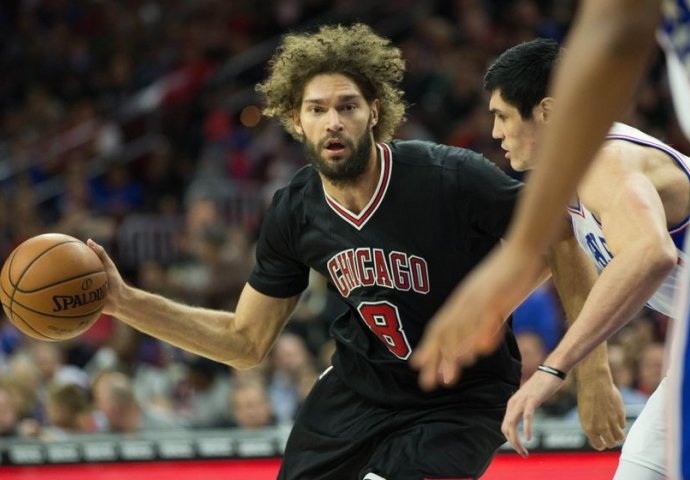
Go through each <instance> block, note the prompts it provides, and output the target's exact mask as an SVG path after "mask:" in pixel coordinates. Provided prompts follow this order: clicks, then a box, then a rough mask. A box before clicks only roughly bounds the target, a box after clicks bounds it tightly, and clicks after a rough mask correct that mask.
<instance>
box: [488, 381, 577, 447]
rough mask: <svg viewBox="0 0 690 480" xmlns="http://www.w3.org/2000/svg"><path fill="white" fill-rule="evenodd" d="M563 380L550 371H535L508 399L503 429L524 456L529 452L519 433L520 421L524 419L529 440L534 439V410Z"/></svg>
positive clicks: (524, 426) (524, 427) (507, 437)
mask: <svg viewBox="0 0 690 480" xmlns="http://www.w3.org/2000/svg"><path fill="white" fill-rule="evenodd" d="M563 383H564V382H563V380H561V379H560V378H558V377H556V376H554V375H551V374H550V373H544V372H539V371H538V372H535V373H534V375H532V376H531V377H530V379H529V380H527V381H526V382H525V383H524V385H522V387H520V389H519V390H518V391H517V392H516V393H515V395H513V396H512V397H511V398H510V400H509V401H508V408H507V410H506V414H505V417H503V424H502V425H501V431H502V432H503V435H505V437H506V439H507V440H508V442H509V443H510V446H511V447H513V449H514V450H515V451H516V452H517V453H519V454H520V455H521V456H523V457H527V455H528V452H527V449H526V448H525V446H524V445H523V444H522V442H521V441H520V436H519V435H518V423H520V420H522V421H523V430H524V432H525V438H526V439H527V440H531V439H532V419H533V418H534V411H535V410H536V409H537V408H538V407H539V406H540V405H541V404H542V403H544V402H545V401H546V400H548V399H549V398H551V397H552V396H553V394H554V393H556V392H557V391H558V389H559V388H561V386H562V385H563Z"/></svg>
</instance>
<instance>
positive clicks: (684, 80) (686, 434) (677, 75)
mask: <svg viewBox="0 0 690 480" xmlns="http://www.w3.org/2000/svg"><path fill="white" fill-rule="evenodd" d="M661 4H662V19H663V20H662V24H661V26H660V28H659V30H658V32H657V38H658V39H659V43H660V44H661V46H662V48H663V49H664V51H665V52H666V66H667V69H668V79H669V85H670V87H671V91H672V93H673V103H674V106H675V110H676V116H677V117H678V121H679V123H680V125H681V127H682V128H683V131H684V132H685V135H686V137H687V138H688V139H690V1H689V0H663V1H662V2H661ZM684 251H685V252H687V253H689V254H690V239H688V240H687V241H686V244H685V248H684ZM678 291H679V294H678V296H677V299H676V302H677V303H676V305H675V307H676V308H675V310H674V312H673V313H674V315H673V317H674V318H676V319H677V321H676V322H675V323H674V325H673V330H672V334H671V355H670V367H669V374H668V379H669V382H668V384H669V385H668V409H669V415H668V417H667V418H668V422H667V425H668V430H669V434H668V435H667V442H666V445H667V451H668V465H669V477H670V478H673V479H680V480H683V479H684V480H689V479H690V326H689V325H688V324H689V323H690V298H689V297H690V273H689V272H686V275H683V277H682V278H681V280H680V285H679V286H678Z"/></svg>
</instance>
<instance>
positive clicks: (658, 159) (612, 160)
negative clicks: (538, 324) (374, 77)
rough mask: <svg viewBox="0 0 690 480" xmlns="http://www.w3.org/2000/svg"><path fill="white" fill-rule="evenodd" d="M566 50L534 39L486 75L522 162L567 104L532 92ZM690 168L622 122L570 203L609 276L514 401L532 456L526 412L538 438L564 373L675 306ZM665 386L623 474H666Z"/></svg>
mask: <svg viewBox="0 0 690 480" xmlns="http://www.w3.org/2000/svg"><path fill="white" fill-rule="evenodd" d="M559 51H560V47H559V46H558V44H557V43H556V42H553V41H548V40H535V41H532V42H527V43H524V44H521V45H518V46H517V47H513V48H512V49H510V50H508V51H507V52H505V53H504V54H503V55H501V56H500V57H499V59H498V60H496V62H495V63H494V64H493V65H492V66H491V67H490V68H489V70H488V72H487V74H486V77H485V87H486V89H487V90H488V91H489V92H490V93H491V100H490V109H491V112H492V113H493V114H494V129H493V136H494V137H495V138H497V139H499V140H501V145H502V147H503V148H504V149H505V150H506V152H507V153H506V156H507V157H508V158H510V161H511V165H512V166H513V167H514V168H517V169H519V170H525V169H530V168H532V167H534V166H535V165H534V163H533V162H534V158H535V151H536V145H537V144H538V143H539V141H540V134H541V131H542V128H543V126H544V125H545V124H546V123H548V121H549V120H550V116H551V114H552V112H553V111H554V110H556V109H558V108H559V105H558V99H554V98H551V97H548V96H547V97H542V98H539V96H534V95H533V91H534V90H536V91H539V89H540V88H543V89H544V90H545V89H546V83H545V82H546V81H547V79H548V77H549V76H548V75H545V76H544V75H537V74H535V72H539V73H542V72H540V70H542V69H548V70H550V69H551V66H552V65H554V64H555V61H554V60H555V58H557V57H558V55H559ZM518 77H519V79H520V81H516V80H515V79H516V78H518ZM539 79H541V80H542V82H543V84H542V85H539V83H540V82H539ZM537 168H538V166H537ZM689 176H690V159H689V158H688V157H686V156H684V155H683V154H681V153H680V152H678V151H676V150H674V149H673V148H671V147H669V146H667V145H665V144H664V143H662V142H661V141H659V140H657V139H655V138H652V137H650V136H648V135H645V134H644V133H642V132H640V131H639V130H636V129H634V128H632V127H629V126H626V125H623V124H615V125H614V126H613V128H612V129H611V130H610V131H609V133H608V135H607V142H606V144H605V145H604V147H603V148H602V149H601V150H600V151H599V152H598V153H597V155H596V159H595V160H594V163H593V166H592V170H591V171H590V173H589V174H588V175H587V177H585V179H584V181H583V182H582V183H581V184H580V186H579V187H578V192H577V198H576V199H575V200H574V201H573V203H572V205H571V206H570V207H569V208H568V210H569V213H570V217H571V220H572V223H573V228H574V231H575V235H576V237H577V239H578V241H579V243H580V245H581V246H582V248H583V249H584V250H585V251H586V252H587V253H588V254H589V256H590V257H591V260H592V262H593V263H594V264H595V265H596V266H597V268H598V269H599V270H600V272H601V274H600V276H599V278H598V280H597V282H596V283H595V285H594V287H593V288H592V291H591V293H590V295H589V296H588V298H587V301H586V302H585V305H584V307H583V309H582V312H581V313H580V315H579V317H578V318H577V320H576V321H575V322H574V324H573V325H572V326H571V328H570V329H569V330H568V332H567V333H566V335H565V337H564V338H563V340H562V341H561V343H560V344H559V345H558V346H557V347H556V349H555V350H554V351H553V352H552V353H551V354H550V355H549V356H548V357H547V359H546V360H545V362H544V363H545V365H547V366H549V367H553V369H555V370H554V371H552V372H549V371H548V370H546V369H545V370H544V371H542V372H537V373H536V374H535V375H533V377H532V378H531V379H530V380H529V381H527V382H526V383H525V384H524V385H523V386H522V387H521V389H520V391H519V392H518V393H517V394H516V395H515V396H514V397H513V398H512V399H511V400H510V403H509V407H508V412H507V413H506V418H505V421H504V426H503V428H504V433H505V434H506V436H507V438H508V440H509V441H510V442H511V444H513V446H514V447H515V448H516V450H517V451H518V452H519V453H521V454H523V455H526V454H527V451H526V449H525V448H524V447H523V446H522V443H521V441H520V439H519V437H518V436H517V423H518V421H519V420H520V419H521V418H522V416H523V414H524V416H525V431H526V433H527V434H528V436H529V432H530V428H531V414H532V412H533V410H534V408H536V407H538V406H539V405H540V404H541V403H542V402H543V401H544V400H545V399H547V398H548V397H549V396H550V395H551V394H553V393H554V392H555V391H556V390H557V389H558V388H559V387H560V386H561V384H562V379H561V378H559V377H558V375H560V372H567V371H569V370H570V369H571V368H572V367H573V366H574V365H575V364H576V363H577V362H579V361H580V360H581V359H582V358H584V356H585V355H587V354H588V353H589V352H590V351H591V350H592V349H593V348H595V347H596V346H597V345H599V344H600V343H601V342H602V341H604V340H605V339H606V338H608V337H609V336H610V335H612V334H613V333H614V332H615V331H617V330H618V329H619V328H620V327H621V326H623V325H624V324H625V323H627V322H628V321H629V320H630V319H631V318H632V317H633V316H634V314H635V313H637V312H638V311H639V310H640V308H642V306H643V305H645V303H646V304H647V305H648V306H649V307H650V308H653V309H655V310H657V311H659V312H661V313H664V314H666V315H670V314H671V313H672V305H673V296H674V293H675V289H676V287H677V283H678V277H679V275H680V273H681V266H680V265H681V263H682V262H683V261H684V259H685V257H684V255H683V253H682V251H681V250H680V248H681V247H682V242H683V238H684V235H685V231H686V227H687V224H688V222H689V217H690V182H689V181H688V177H689ZM679 259H680V260H679ZM583 388H590V386H589V385H583ZM665 389H666V382H665V381H662V383H661V385H660V386H659V388H658V389H657V391H656V392H655V393H654V394H653V395H652V396H651V397H650V399H649V401H648V402H647V405H646V407H645V409H644V410H643V412H642V414H641V415H640V416H639V417H638V419H637V421H636V422H635V424H634V426H633V428H632V430H631V432H630V434H629V436H628V439H627V441H626V443H625V445H624V447H623V452H622V455H621V463H620V466H619V470H618V472H617V477H616V478H620V479H623V478H625V479H627V478H630V479H636V480H642V479H661V478H664V475H665V473H666V471H665V467H664V455H663V444H664V432H663V428H662V426H663V423H664V418H663V402H664V399H665Z"/></svg>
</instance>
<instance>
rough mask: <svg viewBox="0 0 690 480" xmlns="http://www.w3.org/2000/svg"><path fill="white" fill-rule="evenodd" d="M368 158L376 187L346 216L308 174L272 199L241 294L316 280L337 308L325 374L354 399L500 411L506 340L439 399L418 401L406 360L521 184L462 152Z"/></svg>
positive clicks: (412, 150) (496, 231) (292, 291)
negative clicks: (376, 167)
mask: <svg viewBox="0 0 690 480" xmlns="http://www.w3.org/2000/svg"><path fill="white" fill-rule="evenodd" d="M377 148H378V154H379V158H380V160H381V172H380V178H379V182H378V185H377V187H376V190H375V192H374V195H373V196H372V199H371V201H370V202H369V204H368V205H367V206H366V207H365V208H364V209H363V210H362V211H361V212H360V213H358V214H354V213H352V212H350V211H348V210H347V209H346V208H345V207H343V206H341V205H340V204H338V202H336V201H335V200H334V199H333V198H331V197H329V196H328V195H327V194H326V193H325V191H324V189H323V186H322V183H321V179H320V177H319V175H318V172H317V171H316V170H315V169H314V168H312V167H311V166H307V167H304V168H303V169H301V170H300V171H299V172H297V174H295V176H294V178H293V179H292V181H291V182H290V184H289V185H287V186H286V187H284V188H282V189H280V190H279V191H278V192H277V193H276V194H275V196H274V198H273V202H272V204H271V206H270V208H269V210H268V212H267V214H266V218H265V220H264V224H263V227H262V231H261V234H260V236H259V241H258V244H257V263H256V266H255V268H254V271H253V273H252V275H251V277H250V279H249V283H250V285H251V286H252V287H253V288H255V289H256V290H257V291H259V292H261V293H263V294H265V295H269V296H274V297H289V296H293V295H296V294H299V293H300V292H302V291H303V290H304V289H305V288H306V286H307V280H308V274H309V268H313V269H315V270H316V271H318V272H320V273H321V274H323V275H325V276H326V277H327V278H328V280H329V286H330V287H331V288H333V289H334V290H335V291H337V292H338V293H339V294H340V296H341V297H342V298H343V299H344V300H345V302H346V303H347V304H348V306H349V311H348V312H347V313H346V314H344V315H342V316H341V317H339V318H338V319H336V320H335V321H334V323H333V324H332V327H331V333H332V335H333V336H334V337H335V339H336V345H337V349H336V354H335V356H334V359H333V365H334V368H335V373H337V374H338V375H339V376H340V377H341V378H342V379H343V380H344V382H345V383H346V384H347V385H349V386H350V387H351V388H352V389H354V390H355V391H357V392H358V393H360V394H361V395H363V396H365V397H366V398H369V399H371V400H373V401H376V402H379V403H386V404H388V405H400V406H411V405H416V404H419V403H423V404H425V405H429V404H431V403H437V402H447V401H450V400H451V397H452V401H456V402H461V403H467V404H472V405H486V406H495V405H496V404H502V403H504V402H505V400H506V399H507V396H508V395H510V392H512V391H513V389H514V388H515V386H516V385H517V384H518V381H519V377H520V364H519V353H518V350H517V346H516V345H515V341H514V338H513V336H512V333H510V332H508V333H506V339H505V341H504V342H503V343H502V345H501V346H500V347H499V349H498V350H497V351H496V352H495V353H494V354H493V355H491V356H490V357H487V358H484V359H481V360H480V361H478V362H477V363H476V364H475V365H474V366H473V367H471V368H468V369H466V370H464V371H463V375H462V379H461V381H460V382H459V383H458V384H457V385H455V386H454V387H452V388H450V389H440V390H437V391H435V392H430V393H426V392H422V391H421V389H419V387H418V384H417V372H416V371H413V370H412V369H411V368H410V367H409V365H408V363H407V359H408V358H409V356H410V354H411V353H412V349H414V347H415V346H416V345H417V343H418V341H419V340H420V338H421V336H422V334H423V332H424V327H425V326H426V324H427V322H428V321H429V319H430V318H431V317H432V316H433V315H434V313H435V312H436V310H437V309H438V308H439V307H440V306H441V305H442V304H443V303H444V301H445V300H446V298H447V297H448V296H449V294H450V293H451V291H452V290H453V289H454V288H455V286H456V285H457V284H458V282H459V281H460V280H461V279H462V278H463V277H464V276H465V275H466V274H467V273H468V272H470V271H471V270H472V268H473V267H474V266H475V265H477V263H479V262H480V261H481V260H482V259H483V258H484V257H485V256H486V254H487V253H488V252H489V251H490V250H491V249H492V248H493V247H494V246H495V245H496V243H497V242H499V240H500V238H501V237H502V236H503V234H504V233H505V230H506V228H507V226H508V224H509V221H510V217H511V214H512V212H513V207H514V205H515V201H516V198H517V194H518V191H519V188H520V186H521V184H520V183H519V182H518V181H516V180H514V179H512V178H510V177H508V176H507V175H505V174H504V173H503V172H502V171H501V170H500V169H498V168H497V167H496V166H495V165H494V164H493V163H492V162H490V161H489V160H487V159H485V158H484V157H483V156H481V155H479V154H477V153H475V152H472V151H470V150H465V149H461V148H455V147H449V146H446V145H439V144H434V143H430V142H420V141H393V142H391V143H388V144H378V145H377Z"/></svg>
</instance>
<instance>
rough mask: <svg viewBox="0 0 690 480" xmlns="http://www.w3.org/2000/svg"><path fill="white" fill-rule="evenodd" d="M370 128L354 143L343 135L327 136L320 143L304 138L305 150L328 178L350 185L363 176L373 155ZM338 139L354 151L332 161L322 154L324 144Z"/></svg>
mask: <svg viewBox="0 0 690 480" xmlns="http://www.w3.org/2000/svg"><path fill="white" fill-rule="evenodd" d="M369 132H370V130H369V129H368V128H367V129H366V130H365V131H364V134H362V136H361V137H360V139H359V142H357V145H353V144H352V142H351V141H349V140H347V139H345V138H343V137H326V138H324V139H323V140H321V141H320V142H319V143H318V144H314V143H312V142H310V141H309V140H307V139H306V138H305V139H304V152H305V154H306V156H307V158H308V159H309V162H310V163H311V164H312V166H313V167H314V168H315V169H316V170H317V171H318V172H319V173H320V174H321V175H323V176H324V177H326V179H327V180H328V181H329V182H331V183H333V184H334V185H339V186H342V185H349V184H353V183H355V181H356V180H357V179H358V178H359V177H361V176H362V174H363V173H364V172H365V171H366V169H367V166H368V165H369V156H370V155H371V145H372V139H371V134H370V133H369ZM334 139H336V140H337V141H338V142H339V143H342V144H343V145H345V146H346V147H347V148H349V149H350V151H351V152H352V153H351V154H350V156H349V158H341V159H340V160H338V161H335V162H333V163H330V162H329V161H327V160H325V159H324V158H323V157H322V156H321V152H323V151H324V146H325V145H326V143H327V142H329V141H331V140H334Z"/></svg>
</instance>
